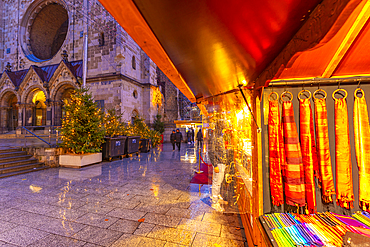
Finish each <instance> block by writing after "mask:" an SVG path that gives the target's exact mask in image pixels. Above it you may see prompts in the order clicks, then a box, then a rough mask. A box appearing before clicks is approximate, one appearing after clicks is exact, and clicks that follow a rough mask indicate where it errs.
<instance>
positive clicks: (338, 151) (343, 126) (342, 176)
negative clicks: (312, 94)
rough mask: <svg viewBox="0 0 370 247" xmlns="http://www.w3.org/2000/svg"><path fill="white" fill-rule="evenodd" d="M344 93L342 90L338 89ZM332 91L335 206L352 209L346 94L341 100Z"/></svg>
mask: <svg viewBox="0 0 370 247" xmlns="http://www.w3.org/2000/svg"><path fill="white" fill-rule="evenodd" d="M338 90H340V91H344V90H343V89H338ZM338 90H336V91H334V93H333V99H334V105H335V108H334V112H335V165H336V170H335V175H336V179H337V183H336V187H337V204H338V205H339V206H341V207H343V208H347V209H349V208H352V207H353V206H352V204H353V201H354V195H353V183H352V162H351V146H350V143H349V127H348V112H347V102H346V97H347V92H346V91H344V92H345V93H346V96H345V97H344V98H341V99H337V98H335V97H334V96H335V93H336V92H337V91H338Z"/></svg>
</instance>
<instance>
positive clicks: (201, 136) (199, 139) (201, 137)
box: [197, 128, 203, 147]
mask: <svg viewBox="0 0 370 247" xmlns="http://www.w3.org/2000/svg"><path fill="white" fill-rule="evenodd" d="M197 141H198V147H200V146H201V145H202V142H203V134H202V128H200V129H199V131H198V133H197Z"/></svg>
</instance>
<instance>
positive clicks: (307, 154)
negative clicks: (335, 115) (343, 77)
mask: <svg viewBox="0 0 370 247" xmlns="http://www.w3.org/2000/svg"><path fill="white" fill-rule="evenodd" d="M303 92H308V93H309V94H310V95H309V98H307V99H301V98H300V95H301V93H303ZM310 98H311V93H310V92H309V91H307V90H302V91H301V92H299V94H298V99H299V123H300V125H299V130H300V137H301V150H302V163H303V168H304V181H305V188H306V201H307V209H308V212H309V213H311V214H312V213H315V212H316V193H315V179H314V174H316V176H318V162H317V153H316V146H315V135H314V128H313V116H312V110H311V102H310Z"/></svg>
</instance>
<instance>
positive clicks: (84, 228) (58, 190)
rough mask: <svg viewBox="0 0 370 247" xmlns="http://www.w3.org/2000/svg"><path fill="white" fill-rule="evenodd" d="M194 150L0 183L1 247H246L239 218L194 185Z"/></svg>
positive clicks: (158, 152)
mask: <svg viewBox="0 0 370 247" xmlns="http://www.w3.org/2000/svg"><path fill="white" fill-rule="evenodd" d="M196 155H197V154H196V152H195V149H194V148H186V144H185V145H183V147H182V150H181V152H178V151H172V145H171V144H164V145H163V146H162V147H161V148H159V149H154V150H152V151H151V152H150V153H143V154H140V155H139V156H138V157H137V156H133V157H131V158H126V159H123V160H118V159H117V160H114V161H112V162H103V163H102V164H98V165H93V166H90V167H85V168H82V169H79V170H78V169H68V168H51V169H48V170H43V171H39V172H34V173H30V174H26V175H19V176H15V177H10V178H6V179H1V180H0V195H1V196H0V246H166V247H167V246H202V247H204V246H212V247H214V246H223V247H225V246H244V244H245V243H244V242H245V241H244V240H245V238H244V236H243V229H242V226H241V223H240V219H239V217H238V216H237V215H226V214H222V213H219V212H216V211H215V210H214V209H212V208H211V207H210V189H211V186H210V185H197V184H190V183H189V182H190V180H191V178H192V175H193V173H194V171H195V170H196V168H197V157H196Z"/></svg>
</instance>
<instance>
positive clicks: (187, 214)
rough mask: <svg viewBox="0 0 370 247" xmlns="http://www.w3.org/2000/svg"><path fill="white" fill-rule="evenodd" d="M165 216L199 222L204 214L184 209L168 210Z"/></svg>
mask: <svg viewBox="0 0 370 247" xmlns="http://www.w3.org/2000/svg"><path fill="white" fill-rule="evenodd" d="M166 215H170V216H176V217H179V218H188V219H193V220H199V221H201V220H202V219H203V216H204V213H203V212H197V211H191V210H190V209H186V208H171V209H170V210H168V212H167V213H166Z"/></svg>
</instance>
